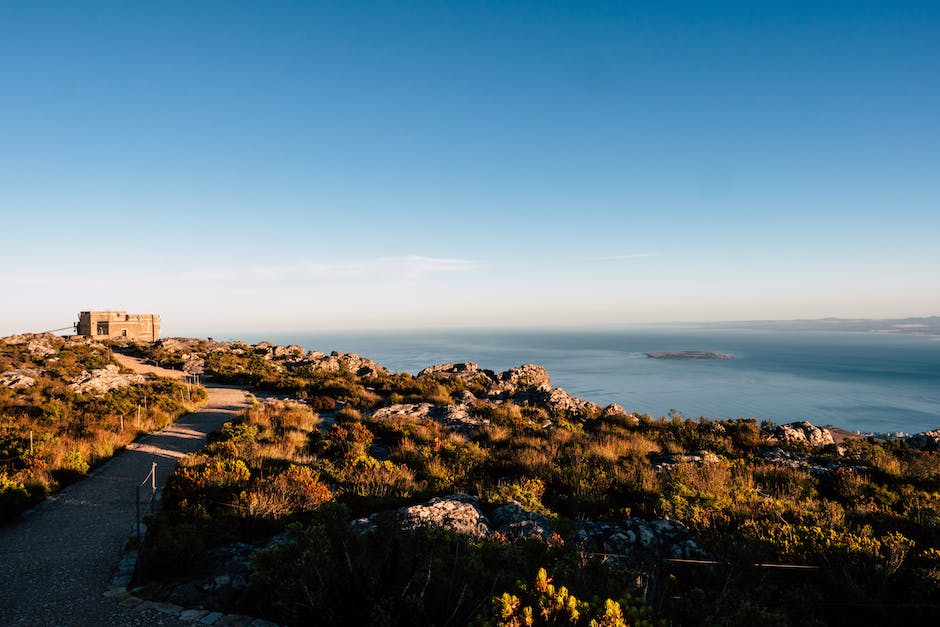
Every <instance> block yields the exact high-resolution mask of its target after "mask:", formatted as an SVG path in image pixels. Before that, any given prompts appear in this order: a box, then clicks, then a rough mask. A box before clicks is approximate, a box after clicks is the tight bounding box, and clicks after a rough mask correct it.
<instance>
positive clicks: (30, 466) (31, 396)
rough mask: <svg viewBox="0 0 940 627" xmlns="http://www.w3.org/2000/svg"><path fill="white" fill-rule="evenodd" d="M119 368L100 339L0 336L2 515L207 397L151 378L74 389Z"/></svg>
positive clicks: (32, 501)
mask: <svg viewBox="0 0 940 627" xmlns="http://www.w3.org/2000/svg"><path fill="white" fill-rule="evenodd" d="M109 364H110V365H114V366H116V365H117V363H116V362H115V361H114V360H113V359H112V353H111V349H110V348H109V347H108V346H107V345H105V344H102V343H99V342H89V341H82V340H72V341H65V340H62V339H61V338H58V337H55V336H51V335H40V336H20V337H12V338H4V339H0V375H2V374H4V373H15V374H17V375H18V378H17V379H16V380H14V379H12V378H11V379H9V380H8V381H7V384H5V385H0V520H3V519H7V518H10V517H12V516H15V515H16V514H18V513H19V512H21V511H23V510H24V509H26V508H28V507H31V506H33V505H35V504H36V503H38V502H40V501H41V500H43V499H44V498H45V497H46V496H47V495H48V494H50V493H52V492H54V491H56V490H58V489H59V488H61V487H63V486H65V485H67V484H69V483H71V482H73V481H75V480H76V479H79V478H81V477H83V476H84V475H85V474H87V473H88V472H89V471H90V470H91V469H93V468H95V467H96V466H98V465H99V464H101V463H102V462H104V461H106V460H107V459H109V458H110V457H111V456H112V455H114V453H115V451H118V450H120V449H121V448H123V447H124V446H126V445H127V444H129V443H130V442H132V441H133V440H134V439H135V438H136V437H137V436H138V435H139V434H141V433H145V432H150V431H154V430H158V429H160V428H162V427H163V426H165V425H167V424H168V423H170V422H171V421H173V420H174V419H176V418H177V417H179V416H180V415H182V414H184V413H186V412H188V411H191V410H192V409H194V408H195V407H197V406H198V405H199V404H200V403H202V402H203V401H204V400H205V391H204V390H202V388H199V387H193V386H186V385H184V384H182V383H178V382H175V381H171V380H169V379H153V380H148V381H146V382H143V383H136V384H131V385H126V386H122V387H118V388H115V389H112V390H110V391H107V392H103V393H100V394H99V393H84V394H83V393H79V392H77V391H76V390H75V388H74V386H73V382H74V381H76V380H78V379H79V378H80V377H81V375H82V374H83V373H88V372H91V371H95V370H99V369H102V368H105V367H106V366H108V365H109Z"/></svg>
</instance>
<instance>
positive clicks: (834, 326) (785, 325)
mask: <svg viewBox="0 0 940 627" xmlns="http://www.w3.org/2000/svg"><path fill="white" fill-rule="evenodd" d="M697 326H700V327H701V328H705V329H729V330H730V329H750V330H758V331H848V332H854V333H896V334H899V335H940V316H926V317H920V318H884V319H880V318H879V319H875V318H819V319H806V320H740V321H723V322H703V323H700V324H699V325H697Z"/></svg>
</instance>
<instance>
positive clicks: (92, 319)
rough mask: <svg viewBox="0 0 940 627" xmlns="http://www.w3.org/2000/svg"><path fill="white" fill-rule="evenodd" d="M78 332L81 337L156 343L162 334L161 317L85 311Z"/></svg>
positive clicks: (81, 315)
mask: <svg viewBox="0 0 940 627" xmlns="http://www.w3.org/2000/svg"><path fill="white" fill-rule="evenodd" d="M77 331H78V334H79V335H84V336H87V337H107V338H127V339H129V340H137V341H140V342H156V341H157V335H158V334H159V332H160V316H158V315H156V314H129V313H126V312H123V311H83V312H81V313H79V314H78V327H77Z"/></svg>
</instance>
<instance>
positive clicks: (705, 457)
mask: <svg viewBox="0 0 940 627" xmlns="http://www.w3.org/2000/svg"><path fill="white" fill-rule="evenodd" d="M719 462H721V458H720V457H718V456H717V455H715V454H714V453H712V452H711V451H695V452H694V453H663V454H661V455H656V456H655V457H653V458H652V460H651V463H652V464H653V470H655V471H657V472H663V471H669V470H672V469H674V468H676V467H678V466H680V465H682V464H693V465H695V466H707V465H710V464H717V463H719Z"/></svg>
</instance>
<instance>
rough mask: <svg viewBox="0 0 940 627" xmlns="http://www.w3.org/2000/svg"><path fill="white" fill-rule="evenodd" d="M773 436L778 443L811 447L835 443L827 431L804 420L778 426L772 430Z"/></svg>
mask: <svg viewBox="0 0 940 627" xmlns="http://www.w3.org/2000/svg"><path fill="white" fill-rule="evenodd" d="M773 435H774V437H775V438H776V439H777V440H779V441H780V442H787V443H789V444H806V445H807V446H812V447H817V446H827V445H829V444H835V443H836V441H835V439H833V437H832V432H831V431H830V430H829V429H826V428H825V427H817V426H816V425H814V424H813V423H811V422H807V421H805V420H803V421H800V422H791V423H789V424H785V425H780V426H778V427H777V428H776V429H774V432H773Z"/></svg>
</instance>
